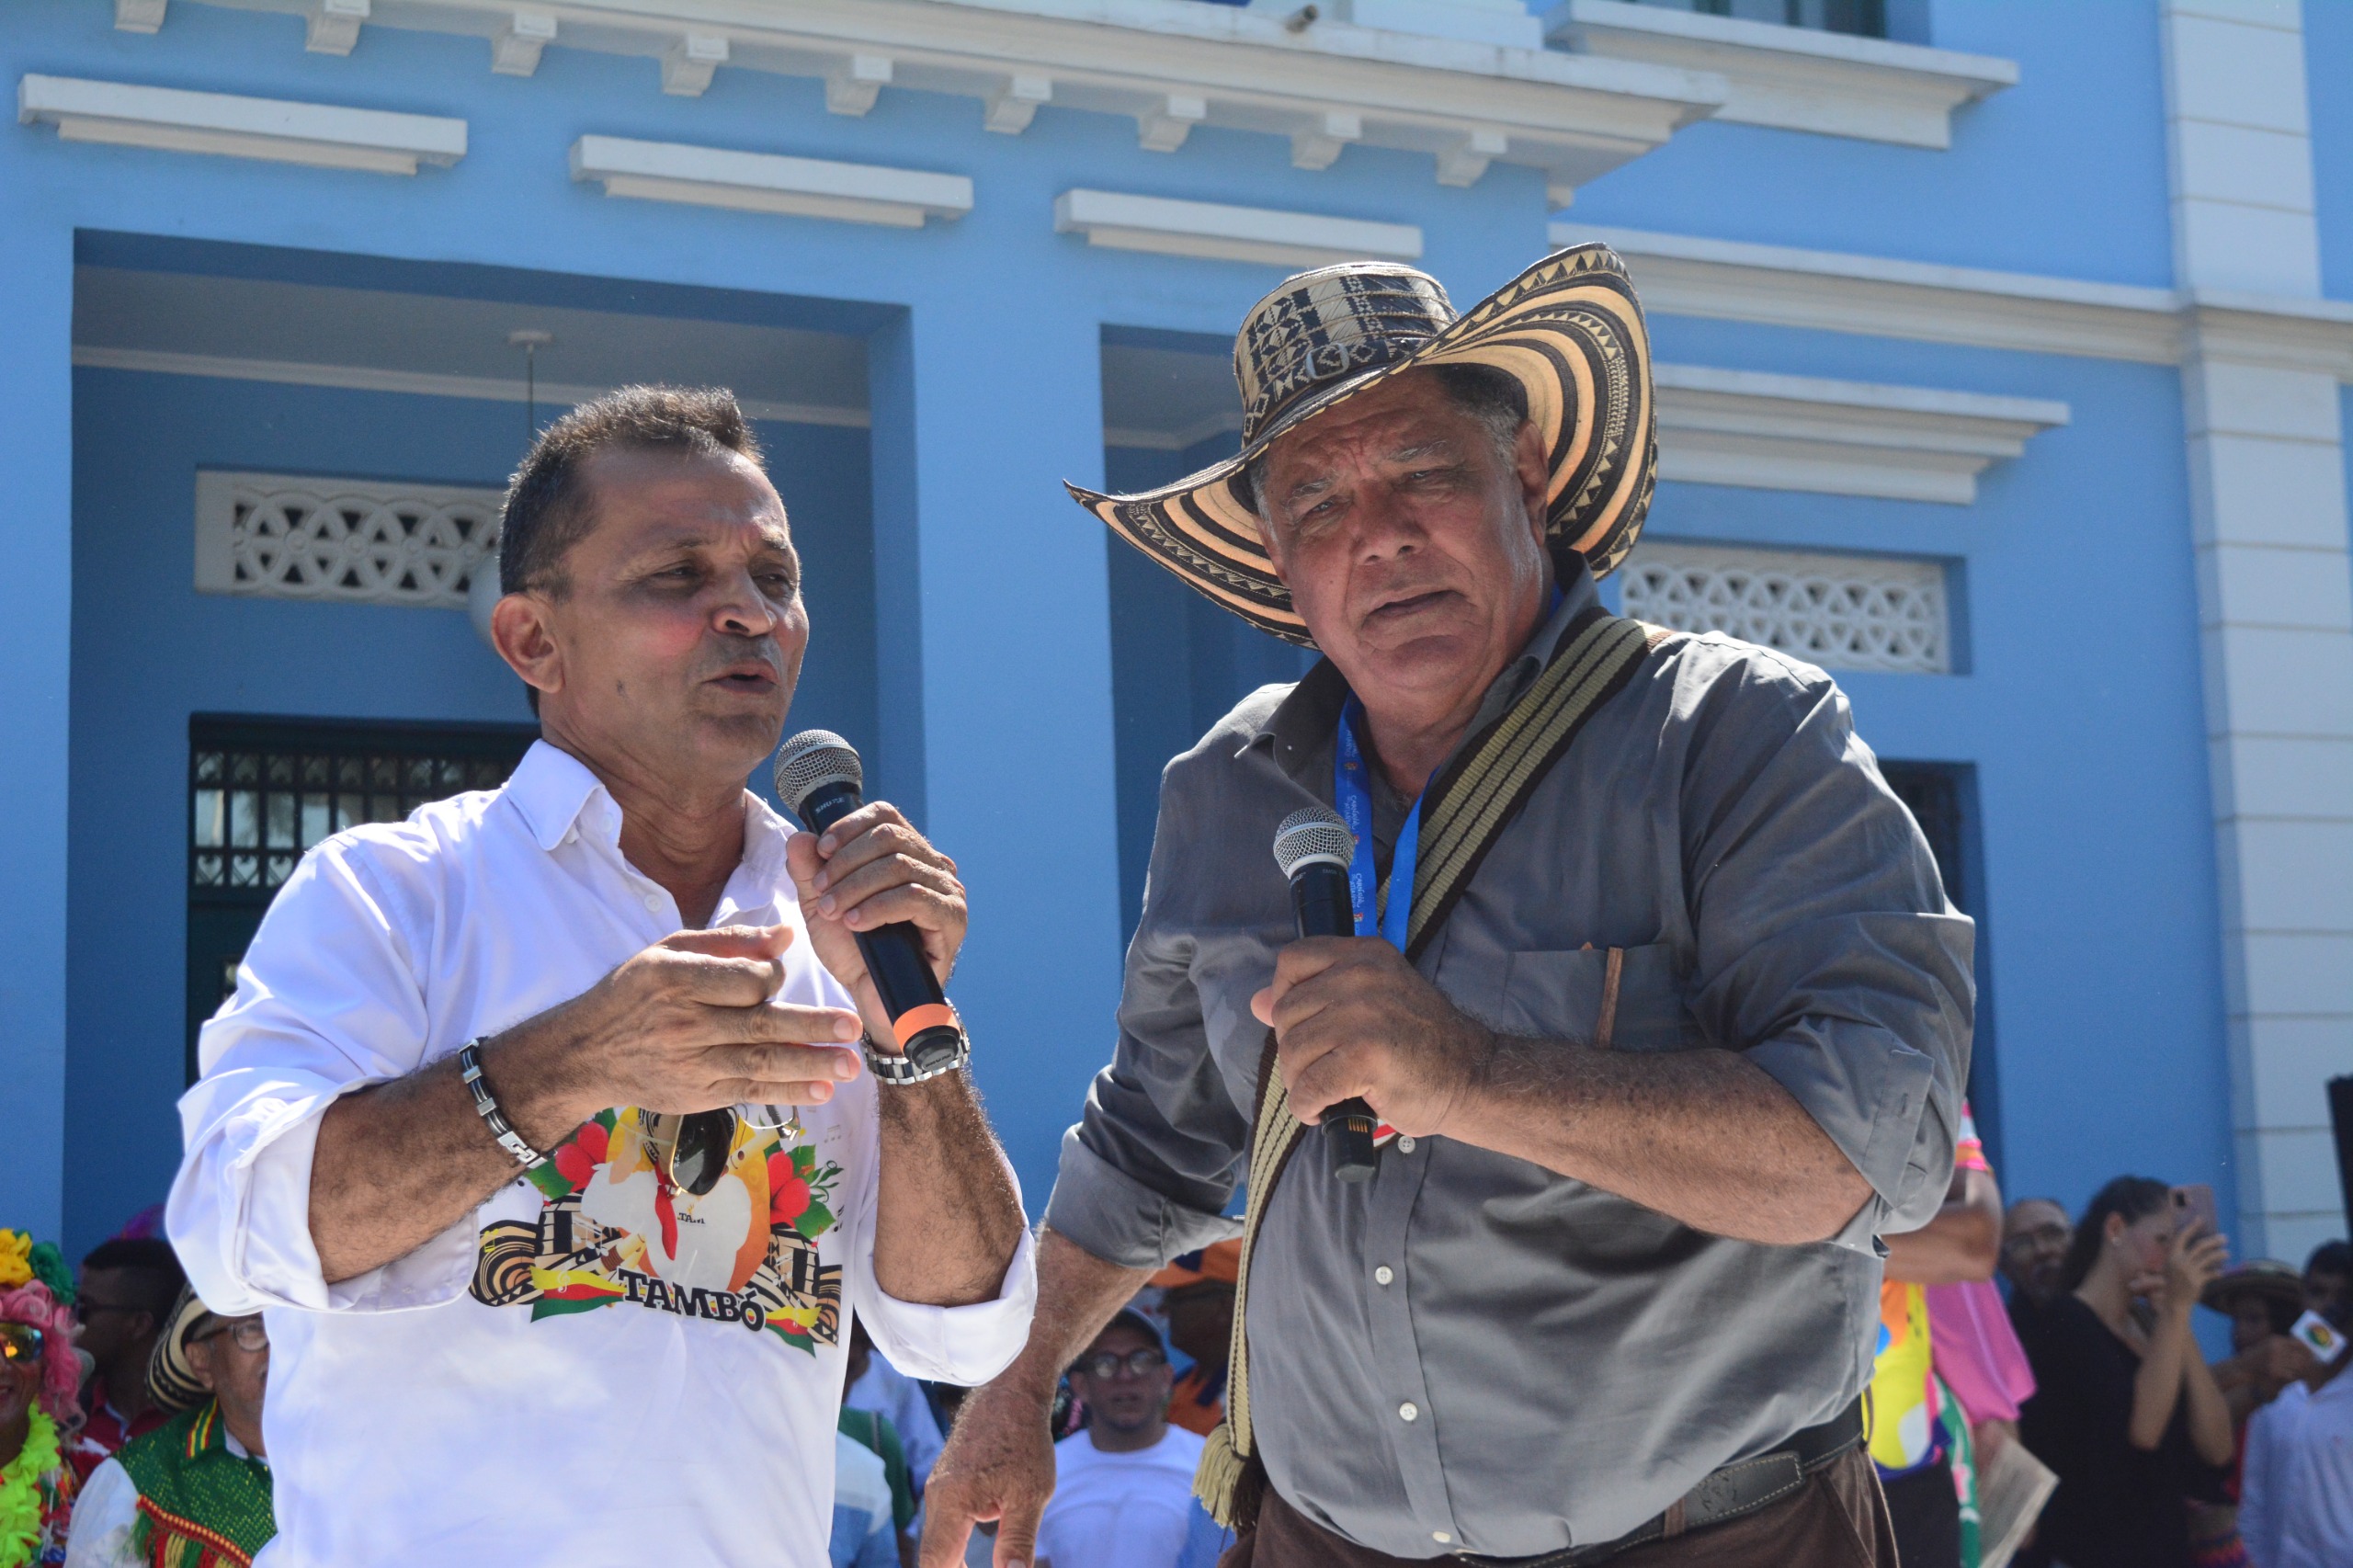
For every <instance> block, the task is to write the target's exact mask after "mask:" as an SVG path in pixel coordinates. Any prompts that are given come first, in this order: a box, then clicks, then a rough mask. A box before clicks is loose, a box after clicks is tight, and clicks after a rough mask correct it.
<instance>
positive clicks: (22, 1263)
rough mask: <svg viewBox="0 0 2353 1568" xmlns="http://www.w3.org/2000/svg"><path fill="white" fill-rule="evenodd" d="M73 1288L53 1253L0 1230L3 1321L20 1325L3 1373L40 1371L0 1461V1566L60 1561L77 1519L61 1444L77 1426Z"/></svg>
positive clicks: (18, 1567) (78, 1370) (77, 1362)
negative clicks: (17, 1438)
mask: <svg viewBox="0 0 2353 1568" xmlns="http://www.w3.org/2000/svg"><path fill="white" fill-rule="evenodd" d="M73 1301H74V1287H73V1285H72V1283H71V1282H70V1277H69V1276H68V1275H67V1274H66V1272H65V1266H64V1262H63V1259H62V1258H60V1257H59V1256H58V1254H57V1249H56V1248H55V1247H53V1246H51V1245H50V1244H48V1243H47V1242H43V1243H41V1244H39V1245H38V1246H36V1245H35V1244H33V1239H32V1237H31V1236H29V1235H28V1234H26V1233H24V1232H22V1231H0V1324H7V1325H19V1326H20V1327H21V1329H25V1330H30V1331H31V1332H30V1333H29V1334H27V1333H21V1332H12V1333H10V1334H9V1335H8V1337H7V1343H6V1345H5V1346H0V1352H5V1355H6V1363H7V1368H8V1372H9V1375H11V1376H17V1377H21V1376H22V1375H23V1374H22V1373H21V1372H19V1371H18V1370H17V1369H18V1368H21V1367H25V1366H27V1365H28V1364H31V1363H33V1362H37V1363H38V1364H39V1366H40V1381H39V1382H38V1383H37V1384H36V1385H34V1391H33V1397H32V1402H31V1403H30V1404H29V1406H28V1408H27V1409H26V1410H25V1413H24V1414H25V1420H26V1431H25V1438H24V1441H23V1443H22V1444H20V1445H19V1446H18V1447H17V1451H16V1452H15V1453H14V1454H12V1455H10V1456H9V1457H8V1458H7V1460H6V1461H5V1462H0V1568H28V1565H30V1564H35V1563H41V1564H49V1563H60V1562H64V1561H65V1537H66V1533H67V1531H68V1529H69V1528H71V1527H72V1523H73V1516H74V1470H73V1467H72V1466H71V1465H69V1464H67V1463H66V1462H65V1452H64V1450H65V1447H66V1445H67V1444H68V1443H69V1442H70V1441H71V1440H72V1438H73V1435H74V1430H75V1428H77V1427H79V1426H81V1424H82V1411H81V1406H80V1405H79V1404H78V1403H75V1398H74V1393H75V1390H76V1389H77V1388H79V1386H80V1384H81V1381H82V1364H81V1361H80V1360H79V1359H78V1358H76V1357H75V1356H74V1311H73Z"/></svg>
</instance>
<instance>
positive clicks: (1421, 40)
mask: <svg viewBox="0 0 2353 1568" xmlns="http://www.w3.org/2000/svg"><path fill="white" fill-rule="evenodd" d="M212 3H214V4H218V5H228V6H238V7H241V8H244V9H250V10H266V11H278V12H287V13H295V14H301V13H305V12H307V10H308V8H309V3H310V0H212ZM526 8H527V9H528V10H529V12H530V14H531V15H532V16H533V17H535V18H540V21H535V23H534V24H533V25H534V27H535V28H540V31H538V32H535V33H534V35H533V37H534V39H535V40H538V41H539V42H540V43H549V42H551V43H552V44H553V45H554V47H556V48H559V49H585V50H593V51H598V52H602V53H608V54H624V55H637V56H642V57H644V58H647V59H650V60H673V61H675V60H676V59H679V58H684V56H682V55H680V54H679V52H678V51H681V50H683V49H684V48H685V46H686V40H688V39H689V38H693V39H699V40H718V41H721V42H723V43H724V44H725V45H726V51H725V57H724V63H723V66H722V67H721V68H723V69H727V70H751V71H765V72H770V73H775V74H782V75H790V76H807V77H815V78H820V79H824V80H829V81H856V80H861V79H862V80H866V81H877V82H878V85H879V81H878V79H877V76H876V74H875V72H876V66H877V64H878V63H879V62H888V65H889V84H890V86H891V88H892V90H893V91H896V90H899V89H902V88H911V89H915V90H917V91H924V92H939V93H952V94H959V95H961V96H963V97H972V98H977V99H979V100H980V101H981V102H982V103H983V105H984V106H986V108H985V116H986V119H985V123H986V124H987V125H988V127H989V129H991V130H1000V131H1011V132H1018V131H1021V130H1022V129H1024V128H1025V127H1026V126H1027V124H1028V123H1029V116H1031V115H1033V114H1034V113H1035V112H1036V108H1037V106H1038V105H1039V104H1040V103H1051V104H1053V105H1056V106H1058V107H1062V108H1081V109H1092V110H1097V111H1100V112H1103V113H1107V114H1116V115H1123V116H1127V117H1129V118H1131V119H1134V120H1135V122H1136V124H1137V126H1138V135H1139V138H1140V140H1141V142H1142V145H1144V146H1146V147H1154V148H1163V149H1166V148H1173V147H1175V146H1176V145H1177V144H1178V142H1180V141H1181V138H1179V137H1178V135H1177V133H1176V128H1177V126H1178V125H1179V124H1184V125H1191V124H1196V123H1198V124H1205V125H1211V126H1219V127H1227V128H1232V129H1237V130H1245V131H1265V132H1267V133H1270V134H1275V135H1280V136H1285V137H1294V138H1301V139H1302V142H1300V143H1299V145H1302V147H1303V148H1304V150H1305V152H1306V153H1307V154H1308V159H1309V161H1308V162H1306V163H1305V164H1304V165H1303V166H1307V167H1316V166H1321V165H1318V164H1316V163H1314V162H1313V159H1314V158H1317V157H1321V156H1322V155H1323V153H1325V152H1327V151H1329V150H1330V149H1331V143H1332V141H1333V138H1332V136H1331V134H1330V130H1329V126H1330V121H1331V117H1333V116H1335V115H1338V116H1350V115H1353V116H1355V117H1356V118H1357V120H1358V122H1360V123H1359V124H1358V131H1359V132H1360V133H1359V134H1358V136H1356V137H1354V138H1350V139H1349V140H1358V141H1362V142H1365V143H1366V144H1367V145H1369V146H1375V147H1391V148H1400V149H1404V150H1407V151H1412V152H1418V153H1428V154H1430V155H1431V156H1432V157H1433V158H1434V159H1449V158H1450V159H1452V160H1453V161H1452V163H1451V164H1450V165H1448V166H1449V168H1450V169H1451V171H1452V172H1453V173H1455V174H1456V175H1457V176H1458V177H1459V176H1462V175H1464V174H1467V173H1470V172H1472V165H1471V163H1470V162H1468V161H1466V156H1467V158H1473V159H1477V160H1479V163H1478V166H1479V168H1481V169H1483V168H1484V166H1485V165H1486V163H1487V162H1490V161H1493V162H1501V163H1506V164H1518V165H1529V166H1531V167H1535V168H1539V169H1542V170H1544V171H1545V173H1546V175H1547V176H1548V179H1549V181H1550V183H1551V185H1552V187H1553V189H1554V199H1555V201H1556V202H1565V200H1566V199H1567V198H1568V196H1569V194H1570V193H1571V192H1572V191H1573V190H1574V187H1576V186H1579V185H1582V184H1584V183H1586V181H1588V180H1591V179H1594V178H1596V177H1597V176H1600V175H1603V174H1606V173H1608V171H1609V170H1611V169H1614V168H1616V167H1618V166H1619V165H1621V164H1624V163H1626V162H1628V161H1629V160H1631V159H1633V158H1636V157H1639V156H1641V155H1642V154H1643V153H1646V152H1649V151H1650V150H1651V149H1652V148H1654V147H1656V146H1658V145H1659V144H1660V143H1662V142H1665V141H1666V139H1667V138H1668V137H1669V136H1671V135H1673V134H1674V133H1675V131H1677V129H1678V128H1679V127H1681V126H1683V125H1686V124H1688V123H1689V122H1690V121H1692V120H1694V119H1702V118H1704V117H1706V116H1708V115H1710V114H1712V113H1713V112H1715V110H1716V108H1717V107H1718V106H1719V105H1721V104H1722V102H1723V100H1724V97H1725V96H1726V94H1727V92H1728V90H1729V89H1728V88H1727V87H1726V85H1725V84H1724V82H1723V81H1722V78H1721V77H1718V76H1715V75H1712V74H1708V73H1705V72H1693V71H1687V70H1682V69H1678V68H1675V67H1670V66H1661V65H1652V64H1645V63H1643V62H1639V61H1631V60H1611V59H1602V58H1598V57H1594V56H1586V55H1574V54H1566V53H1563V52H1561V51H1557V50H1539V49H1510V48H1502V47H1498V46H1495V45H1493V44H1483V43H1472V42H1465V41H1461V40H1449V39H1436V38H1427V37H1422V36H1418V35H1415V34H1409V33H1399V32H1385V31H1381V30H1378V29H1374V28H1359V27H1354V26H1351V25H1348V24H1347V23H1341V22H1318V23H1316V24H1315V25H1313V26H1312V27H1308V28H1303V29H1302V30H1301V31H1299V32H1295V33H1294V32H1292V31H1290V30H1289V29H1288V28H1286V27H1285V26H1284V25H1283V20H1282V18H1281V17H1276V16H1272V15H1268V14H1265V13H1259V12H1254V11H1249V10H1245V9H1243V8H1241V7H1238V6H1206V5H1201V4H1199V3H1198V0H792V4H790V5H779V4H778V3H777V0H533V3H532V4H530V5H529V6H528V7H526ZM516 13H517V6H514V5H511V4H504V3H495V0H372V3H371V6H370V8H369V18H368V25H369V26H370V27H396V28H421V29H425V30H428V31H435V32H444V33H458V34H464V35H472V36H474V37H478V38H481V39H483V40H485V41H486V42H488V43H489V44H490V45H491V47H492V49H493V51H496V50H498V49H499V48H500V47H501V44H500V40H506V39H508V38H509V37H510V36H511V34H512V32H513V18H514V17H515V15H516ZM542 23H545V24H551V27H552V31H551V32H549V31H546V30H545V28H543V27H542V25H541V24H542ZM506 47H507V55H506V58H507V59H508V60H509V61H510V62H512V63H510V64H508V65H506V66H502V67H501V68H502V69H509V70H519V69H521V58H522V57H521V52H520V51H516V50H515V49H514V48H513V47H512V46H511V45H508V46H506ZM711 52H712V51H711V50H710V46H709V45H708V44H706V45H705V46H704V55H705V56H706V57H709V56H710V54H711ZM494 57H495V55H494ZM859 59H864V60H865V61H867V62H868V64H867V65H866V66H865V68H864V70H865V73H866V74H865V75H864V76H863V77H862V78H861V77H859V76H858V74H856V73H857V68H856V67H855V66H854V65H853V62H856V61H858V60H859ZM535 60H536V57H535V56H534V62H535ZM674 74H675V72H674ZM647 82H648V86H649V88H650V87H651V86H652V85H653V84H654V77H652V76H651V75H649V77H648V78H647ZM677 85H679V86H681V87H684V86H688V85H692V84H691V83H688V82H685V81H683V80H681V81H680V82H679V83H678V84H677ZM840 96H841V102H842V106H843V108H844V109H845V110H848V109H850V108H851V107H852V106H854V105H855V104H856V103H857V102H858V99H859V98H861V97H863V96H864V95H863V89H862V88H861V89H860V90H859V91H858V93H856V94H850V93H847V92H844V93H843V94H841V95H840ZM1196 103H1198V104H1199V108H1200V109H1201V113H1200V114H1199V117H1198V118H1196V117H1193V116H1192V115H1191V113H1190V110H1191V109H1192V108H1193V107H1194V105H1195V104H1196ZM1172 104H1173V105H1174V106H1175V107H1176V111H1175V112H1172V107H1171V106H1172ZM1497 143H1499V144H1500V147H1501V151H1499V152H1495V153H1486V152H1484V151H1483V149H1484V148H1485V147H1487V146H1490V145H1494V144H1497ZM1325 161H1327V162H1328V161H1329V160H1328V159H1327V160H1325Z"/></svg>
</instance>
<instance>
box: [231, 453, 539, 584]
mask: <svg viewBox="0 0 2353 1568" xmlns="http://www.w3.org/2000/svg"><path fill="white" fill-rule="evenodd" d="M505 501H506V493H505V492H504V491H501V490H497V489H493V488H489V487H482V486H471V485H468V486H460V485H443V484H408V483H388V482H386V481H383V480H372V479H318V478H302V477H298V476H294V475H290V474H278V473H241V472H228V471H224V470H217V469H205V470H201V471H199V472H198V474H197V476H196V589H197V592H199V593H201V594H242V595H253V596H258V597H263V598H278V599H310V600H327V601H332V602H335V603H342V604H381V605H404V606H409V607H412V608H420V609H463V608H466V590H467V587H468V585H469V582H470V579H471V578H472V574H473V572H474V569H475V568H476V567H478V566H480V565H481V564H482V563H483V562H484V561H486V560H494V555H493V553H492V552H493V551H495V550H496V549H497V547H498V519H499V513H500V509H501V507H502V506H504V505H505Z"/></svg>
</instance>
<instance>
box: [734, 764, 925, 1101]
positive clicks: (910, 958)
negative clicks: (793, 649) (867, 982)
mask: <svg viewBox="0 0 2353 1568" xmlns="http://www.w3.org/2000/svg"><path fill="white" fill-rule="evenodd" d="M865 787H866V769H865V768H864V767H862V766H861V765H860V764H859V762H858V752H857V750H856V749H855V748H854V747H852V746H851V745H850V744H849V743H848V742H847V741H846V740H844V739H842V738H841V737H840V736H839V735H837V734H835V733H833V732H832V731H830V730H803V731H801V733H799V734H797V735H795V736H793V737H792V738H791V739H790V740H789V741H787V742H785V743H784V744H783V745H782V746H781V747H780V748H779V750H778V752H777V754H776V793H777V799H779V800H780V801H783V802H784V803H785V804H786V805H787V806H788V807H790V809H791V812H792V814H793V815H794V816H797V817H799V818H800V819H801V822H802V823H804V824H807V826H808V828H809V830H810V831H811V832H813V833H824V831H825V830H826V829H827V828H830V827H832V826H833V825H834V824H835V823H837V822H839V821H841V820H842V818H844V817H846V816H847V815H849V813H850V812H854V811H856V810H858V807H859V806H860V805H861V804H863V803H864V801H865V795H864V790H865ZM851 935H852V936H854V937H857V938H858V952H859V954H860V955H861V956H862V957H864V959H865V960H866V972H867V973H868V974H869V975H870V976H872V977H873V981H874V989H875V992H876V993H877V994H879V995H880V996H881V998H882V1008H883V1011H885V1012H887V1013H889V1014H890V1015H891V1031H892V1033H893V1034H895V1035H897V1036H898V1037H899V1045H900V1048H901V1049H902V1050H904V1051H905V1052H906V1054H907V1060H908V1061H909V1062H912V1063H914V1064H915V1066H916V1067H918V1068H928V1067H930V1066H932V1065H933V1064H935V1063H936V1062H942V1061H950V1060H953V1059H954V1057H955V1055H956V1053H957V1052H958V1051H960V1050H961V1048H962V1046H963V1040H964V1025H963V1022H962V1020H961V1019H960V1018H958V1017H957V1016H956V1009H955V1008H953V1007H951V1006H949V1005H948V997H947V995H946V994H945V993H943V992H942V991H941V990H940V989H939V980H938V976H936V975H934V974H933V973H932V972H931V960H929V959H926V957H924V951H923V936H922V934H921V933H920V932H918V931H916V929H915V927H914V926H910V925H908V924H907V923H906V922H905V921H904V920H894V921H892V923H891V924H889V925H887V926H875V927H873V928H871V929H870V930H864V931H855V932H852V933H851Z"/></svg>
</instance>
